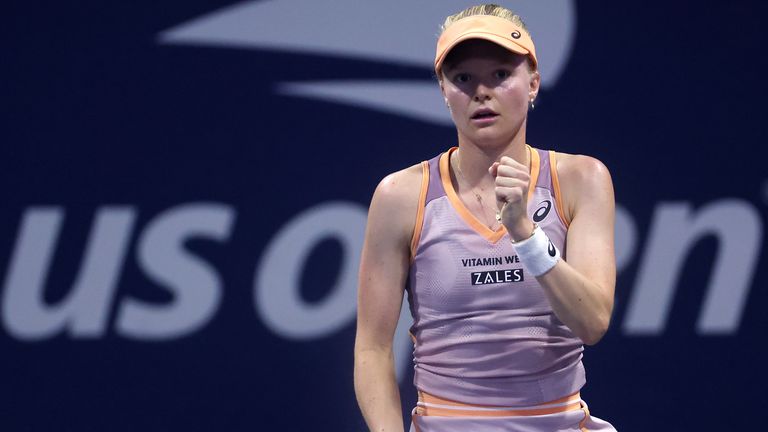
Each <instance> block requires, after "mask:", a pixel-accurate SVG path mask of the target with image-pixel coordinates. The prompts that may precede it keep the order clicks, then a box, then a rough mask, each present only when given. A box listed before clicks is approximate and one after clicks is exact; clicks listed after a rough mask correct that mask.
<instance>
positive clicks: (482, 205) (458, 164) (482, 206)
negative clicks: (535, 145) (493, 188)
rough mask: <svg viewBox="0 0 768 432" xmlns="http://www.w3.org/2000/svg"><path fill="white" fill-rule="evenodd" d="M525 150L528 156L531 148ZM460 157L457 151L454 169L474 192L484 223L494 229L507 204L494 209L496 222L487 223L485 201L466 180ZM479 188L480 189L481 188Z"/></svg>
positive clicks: (499, 221)
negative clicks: (499, 208)
mask: <svg viewBox="0 0 768 432" xmlns="http://www.w3.org/2000/svg"><path fill="white" fill-rule="evenodd" d="M527 150H528V155H529V156H528V157H529V158H530V151H531V150H530V149H527ZM460 157H461V155H460V154H458V152H457V154H456V159H457V160H456V171H457V172H458V173H459V176H461V179H462V180H464V183H466V184H467V186H469V190H470V191H471V192H472V194H474V195H475V199H476V200H477V203H478V204H479V205H480V210H481V211H482V213H483V219H485V224H486V225H487V226H488V228H490V229H496V225H497V224H499V223H501V212H502V211H503V210H504V206H506V205H507V204H506V203H504V206H502V207H501V210H496V211H495V214H496V222H495V223H490V224H489V223H488V219H487V216H488V214H487V213H486V211H485V209H486V206H485V203H483V197H482V195H480V194H479V193H478V192H477V191H476V190H475V188H474V187H473V186H472V185H471V184H470V183H469V182H468V181H467V178H466V177H465V176H464V173H463V172H462V171H461V159H459V158H460ZM481 190H482V189H481Z"/></svg>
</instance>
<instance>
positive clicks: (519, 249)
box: [513, 225, 560, 277]
mask: <svg viewBox="0 0 768 432" xmlns="http://www.w3.org/2000/svg"><path fill="white" fill-rule="evenodd" d="M513 246H514V248H515V252H516V253H517V256H518V257H519V258H520V262H521V263H522V264H523V268H524V269H525V270H526V271H527V272H528V273H530V274H532V275H534V276H536V277H538V276H541V275H543V274H544V273H546V272H548V271H549V270H550V269H552V267H554V266H555V264H557V261H558V260H560V251H559V250H558V249H557V248H556V247H555V245H554V244H552V242H551V241H550V240H549V237H547V234H546V233H545V232H544V230H543V229H541V227H540V226H538V225H537V226H536V228H535V229H534V230H533V235H532V236H530V237H529V238H527V239H525V240H522V241H519V242H515V243H513Z"/></svg>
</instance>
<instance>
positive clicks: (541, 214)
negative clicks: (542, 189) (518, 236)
mask: <svg viewBox="0 0 768 432" xmlns="http://www.w3.org/2000/svg"><path fill="white" fill-rule="evenodd" d="M539 205H540V206H541V207H539V208H538V209H536V212H535V213H534V214H533V221H534V222H541V221H543V220H544V218H545V217H547V215H548V214H549V210H550V209H551V208H552V201H550V200H544V201H542V202H541V203H539Z"/></svg>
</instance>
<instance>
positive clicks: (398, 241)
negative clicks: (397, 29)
mask: <svg viewBox="0 0 768 432" xmlns="http://www.w3.org/2000/svg"><path fill="white" fill-rule="evenodd" d="M435 73H436V74H437V78H438V81H439V85H440V89H441V90H442V94H443V97H444V98H445V102H446V104H447V105H448V108H449V109H450V112H451V116H452V118H453V122H454V124H455V126H456V131H457V133H458V146H457V147H454V148H451V149H449V150H447V151H446V152H444V153H442V154H440V155H438V156H436V157H435V158H433V159H432V160H429V161H425V162H422V163H421V164H417V165H414V166H412V167H410V168H407V169H404V170H402V171H399V172H396V173H393V174H391V175H389V176H387V177H385V178H384V179H383V180H382V181H381V183H380V184H379V185H378V187H377V188H376V191H375V193H374V195H373V199H372V202H371V206H370V211H369V216H368V226H367V229H366V238H365V245H364V247H363V253H362V258H361V265H360V284H359V294H358V320H357V338H356V342H355V390H356V394H357V399H358V403H359V405H360V408H361V411H362V413H363V416H364V417H365V420H366V422H367V424H368V427H369V428H370V429H371V430H374V431H402V430H403V419H402V414H401V402H400V395H399V391H398V386H397V382H396V380H395V372H394V359H393V355H392V343H393V334H394V330H395V327H396V324H397V320H398V316H399V312H400V307H401V303H402V298H403V291H404V289H406V287H407V291H408V298H409V303H410V308H411V312H412V314H413V318H414V324H413V327H412V328H411V334H412V336H413V340H414V344H415V349H414V362H415V368H414V384H415V386H416V389H417V391H418V403H417V406H416V407H415V408H414V410H413V412H412V422H411V430H412V431H416V432H470V431H472V432H476V431H479V432H486V431H526V432H528V431H530V432H539V431H542V432H543V431H587V430H589V431H614V430H615V429H614V428H613V426H611V425H610V424H609V423H607V422H605V421H603V420H600V419H598V418H595V417H592V416H591V415H590V413H589V411H588V409H587V405H586V403H585V402H584V401H583V400H582V399H581V397H580V393H579V392H580V389H581V388H582V386H583V385H584V384H585V382H586V380H585V373H584V367H583V366H582V362H581V359H582V352H583V345H584V344H587V345H591V344H595V343H597V342H598V341H599V340H600V339H601V337H602V336H603V334H605V332H606V330H607V328H608V323H609V320H610V316H611V310H612V308H613V295H614V284H615V273H616V269H615V259H614V251H613V244H614V240H613V232H614V198H613V187H612V183H611V178H610V174H609V173H608V170H607V169H606V167H605V166H604V165H603V164H602V163H601V162H600V161H598V160H596V159H594V158H591V157H588V156H582V155H572V154H566V153H559V152H554V151H544V150H540V149H537V148H534V147H531V146H529V145H528V144H526V142H527V141H526V121H527V116H528V112H529V110H530V109H531V108H532V107H533V106H534V101H535V99H536V96H537V94H538V92H539V84H540V82H541V77H540V74H539V71H538V61H537V59H536V50H535V47H534V44H533V41H532V39H531V36H530V34H529V32H528V30H527V29H526V27H525V25H524V24H523V22H522V20H521V19H520V17H519V16H518V15H515V14H514V13H513V12H511V11H509V10H508V9H505V8H503V7H500V6H497V5H481V6H474V7H470V8H468V9H466V10H464V11H462V12H460V13H458V14H456V15H452V16H450V17H448V18H447V19H446V21H445V23H444V25H443V32H442V34H441V36H440V38H439V40H438V43H437V52H436V56H435Z"/></svg>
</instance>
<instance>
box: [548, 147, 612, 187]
mask: <svg viewBox="0 0 768 432" xmlns="http://www.w3.org/2000/svg"><path fill="white" fill-rule="evenodd" d="M557 175H558V177H559V178H560V179H561V180H562V181H563V182H568V183H578V184H583V183H590V182H595V181H596V182H602V181H606V180H607V181H610V179H611V174H610V172H609V171H608V167H606V166H605V164H603V163H602V162H600V160H598V159H596V158H594V157H592V156H586V155H580V154H570V153H559V152H558V153H557Z"/></svg>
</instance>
